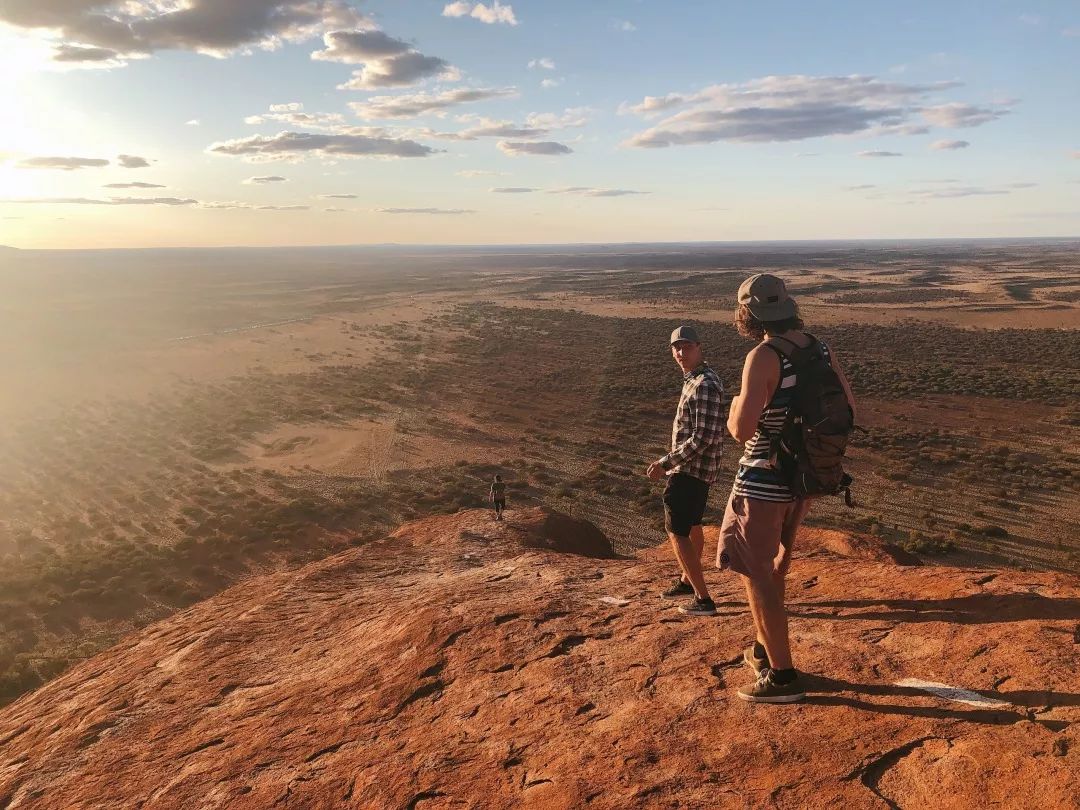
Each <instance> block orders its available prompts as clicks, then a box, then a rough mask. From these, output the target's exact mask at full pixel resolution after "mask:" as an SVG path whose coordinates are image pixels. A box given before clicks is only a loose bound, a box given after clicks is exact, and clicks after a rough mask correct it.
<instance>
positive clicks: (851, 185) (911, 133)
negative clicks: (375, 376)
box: [0, 0, 1080, 248]
mask: <svg viewBox="0 0 1080 810" xmlns="http://www.w3.org/2000/svg"><path fill="white" fill-rule="evenodd" d="M0 76H3V77H4V80H3V81H2V82H0V109H2V110H3V111H4V120H5V122H6V123H5V124H4V125H3V126H2V127H0V244H2V245H8V246H13V247H20V248H124V247H167V246H223V245H327V244H377V243H390V242H393V243H418V244H419V243H423V244H504V243H505V244H522V243H524V244H535V243H574V242H681V241H725V240H782V239H858V238H888V239H893V238H896V239H900V238H938V237H941V238H948V237H1006V236H1007V237H1017V236H1077V235H1080V2H1076V0H1067V1H1066V0H1057V1H1056V2H1037V0H1031V1H1030V2H1021V1H1017V0H977V1H976V0H970V1H969V0H950V1H949V2H947V3H941V2H921V1H920V0H908V2H904V3H892V2H881V1H880V0H820V1H819V2H814V3H807V2H805V0H801V1H800V2H787V1H784V2H771V1H770V0H762V1H761V2H758V3H753V4H751V3H742V2H729V1H727V0H723V1H722V0H713V1H712V2H696V1H693V2H692V1H680V2H675V1H674V0H588V2H583V1H582V0H567V1H565V2H564V0H514V1H513V2H506V3H502V2H495V0H491V2H471V1H470V2H446V0H440V1H439V2H429V0H365V2H350V0H228V2H227V3H226V2H222V1H221V0H0Z"/></svg>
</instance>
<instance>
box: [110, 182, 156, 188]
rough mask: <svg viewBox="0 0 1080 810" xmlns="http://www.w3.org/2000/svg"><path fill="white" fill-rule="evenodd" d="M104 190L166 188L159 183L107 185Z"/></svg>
mask: <svg viewBox="0 0 1080 810" xmlns="http://www.w3.org/2000/svg"><path fill="white" fill-rule="evenodd" d="M102 188H165V186H163V185H160V184H159V183H106V184H105V185H104V186H102Z"/></svg>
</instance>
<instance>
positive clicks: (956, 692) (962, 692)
mask: <svg viewBox="0 0 1080 810" xmlns="http://www.w3.org/2000/svg"><path fill="white" fill-rule="evenodd" d="M895 685H896V686H906V687H909V688H911V689H919V690H921V691H923V692H929V693H930V694H932V695H937V696H938V697H940V698H945V700H951V701H953V702H954V703H964V704H967V705H968V706H978V707H979V708H980V709H1000V708H1002V707H1004V706H1008V705H1010V704H1008V703H1006V702H1005V701H1003V700H994V699H993V698H988V697H984V696H983V695H980V694H979V693H978V692H972V691H971V690H970V689H960V688H959V687H956V686H949V685H948V684H947V683H937V682H935V681H921V680H919V679H918V678H904V680H902V681H897V682H896V684H895Z"/></svg>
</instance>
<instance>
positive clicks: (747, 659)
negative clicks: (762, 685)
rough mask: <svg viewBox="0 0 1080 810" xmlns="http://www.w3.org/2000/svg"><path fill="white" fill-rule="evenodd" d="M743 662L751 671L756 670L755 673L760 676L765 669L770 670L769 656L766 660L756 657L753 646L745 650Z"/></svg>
mask: <svg viewBox="0 0 1080 810" xmlns="http://www.w3.org/2000/svg"><path fill="white" fill-rule="evenodd" d="M742 660H743V663H744V664H746V665H747V666H748V667H750V669H752V670H754V672H756V673H757V674H758V675H760V674H761V671H762V670H763V669H768V668H769V656H767V655H766V656H765V657H764V658H758V657H757V656H756V655H754V645H753V644H751V645H750V646H749V647H747V648H746V649H745V650H743V654H742Z"/></svg>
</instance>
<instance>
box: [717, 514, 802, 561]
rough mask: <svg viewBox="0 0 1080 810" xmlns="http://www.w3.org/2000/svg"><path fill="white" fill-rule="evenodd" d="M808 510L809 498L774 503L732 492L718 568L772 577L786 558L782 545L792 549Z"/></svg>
mask: <svg viewBox="0 0 1080 810" xmlns="http://www.w3.org/2000/svg"><path fill="white" fill-rule="evenodd" d="M809 509H810V501H809V499H806V498H803V499H802V500H796V501H791V502H789V503H775V502H773V501H762V500H758V499H757V498H747V497H745V496H744V495H735V494H732V495H731V497H730V498H728V502H727V508H726V509H725V510H724V522H723V523H722V524H721V526H720V542H719V544H717V547H716V567H717V568H720V569H725V568H730V569H731V570H732V571H734V572H736V573H737V574H742V575H743V576H747V577H762V576H771V575H772V574H773V573H774V572H776V571H779V570H780V568H781V563H782V562H783V561H784V555H783V554H782V553H781V548H780V547H781V544H783V546H784V547H786V548H788V549H790V548H791V546H792V544H793V543H794V542H795V532H796V531H797V530H798V528H799V524H800V523H802V520H803V518H804V517H806V513H807V511H809ZM787 559H788V560H790V556H789V557H788V558H787ZM783 568H784V569H785V570H784V571H782V572H781V573H786V568H787V566H786V564H785V565H784V566H783Z"/></svg>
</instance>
